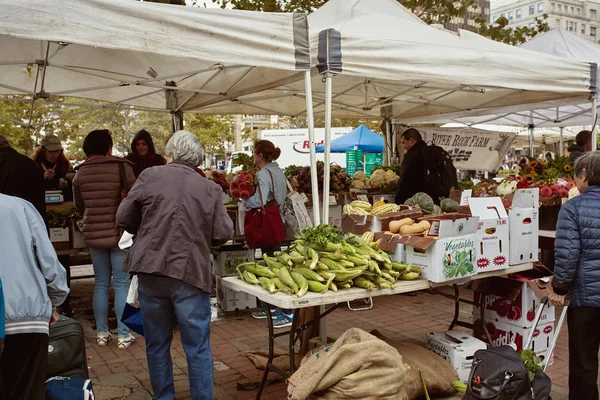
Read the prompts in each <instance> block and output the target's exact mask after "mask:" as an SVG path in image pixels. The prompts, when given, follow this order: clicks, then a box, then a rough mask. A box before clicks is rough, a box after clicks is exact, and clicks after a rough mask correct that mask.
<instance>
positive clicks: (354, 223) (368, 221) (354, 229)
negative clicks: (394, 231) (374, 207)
mask: <svg viewBox="0 0 600 400" xmlns="http://www.w3.org/2000/svg"><path fill="white" fill-rule="evenodd" d="M400 207H401V210H400V211H398V212H395V213H390V214H386V215H383V216H374V215H349V214H343V215H342V231H344V232H349V233H356V234H357V235H362V234H363V233H365V232H373V233H376V232H385V231H388V230H389V229H390V222H391V221H396V220H400V219H404V218H412V219H417V218H419V217H421V216H423V212H422V211H421V210H420V209H418V208H412V209H411V208H410V207H408V206H404V205H402V206H400Z"/></svg>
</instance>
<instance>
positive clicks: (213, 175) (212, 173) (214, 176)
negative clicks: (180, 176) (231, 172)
mask: <svg viewBox="0 0 600 400" xmlns="http://www.w3.org/2000/svg"><path fill="white" fill-rule="evenodd" d="M204 174H205V175H206V178H207V179H209V180H211V181H213V182H215V183H216V184H217V185H219V186H221V189H223V193H227V191H228V190H229V183H228V182H227V176H226V175H225V174H224V173H223V172H220V171H217V170H211V169H207V170H206V171H204Z"/></svg>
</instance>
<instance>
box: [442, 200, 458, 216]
mask: <svg viewBox="0 0 600 400" xmlns="http://www.w3.org/2000/svg"><path fill="white" fill-rule="evenodd" d="M458 207H459V205H458V202H457V201H456V200H452V199H444V200H442V201H441V203H440V208H441V209H442V212H443V213H456V212H458Z"/></svg>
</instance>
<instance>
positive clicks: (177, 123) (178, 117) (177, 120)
mask: <svg viewBox="0 0 600 400" xmlns="http://www.w3.org/2000/svg"><path fill="white" fill-rule="evenodd" d="M171 122H172V126H171V129H172V130H173V133H175V132H177V131H180V130H182V129H183V111H181V110H179V111H173V112H171Z"/></svg>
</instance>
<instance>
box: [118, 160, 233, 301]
mask: <svg viewBox="0 0 600 400" xmlns="http://www.w3.org/2000/svg"><path fill="white" fill-rule="evenodd" d="M222 194H223V190H222V189H221V187H220V186H219V185H217V184H216V183H214V182H212V181H209V180H208V179H206V178H204V177H202V176H201V175H200V174H199V173H198V172H197V171H196V170H194V168H192V167H190V166H188V165H184V164H179V163H172V164H169V165H165V166H160V167H153V168H148V169H146V170H144V171H143V172H142V173H141V174H140V176H139V177H138V180H137V181H136V182H135V185H133V188H132V189H131V191H130V192H129V194H128V195H127V197H126V198H125V199H124V200H123V201H122V202H121V205H120V206H119V210H118V211H117V224H118V225H119V226H121V227H123V228H125V230H127V232H129V233H132V234H134V235H136V236H135V241H134V243H133V246H132V247H131V249H130V250H129V255H128V256H127V261H126V262H125V265H124V266H123V271H125V272H130V273H134V274H135V273H146V274H156V275H163V276H168V277H171V278H174V279H179V280H181V281H183V282H185V283H188V284H190V285H192V286H195V287H197V288H199V289H202V290H203V291H205V292H207V293H210V291H211V287H212V271H211V261H210V245H211V241H212V240H224V239H230V238H231V237H232V236H233V221H232V220H231V218H230V217H229V215H227V210H225V206H224V205H223V200H222Z"/></svg>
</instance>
